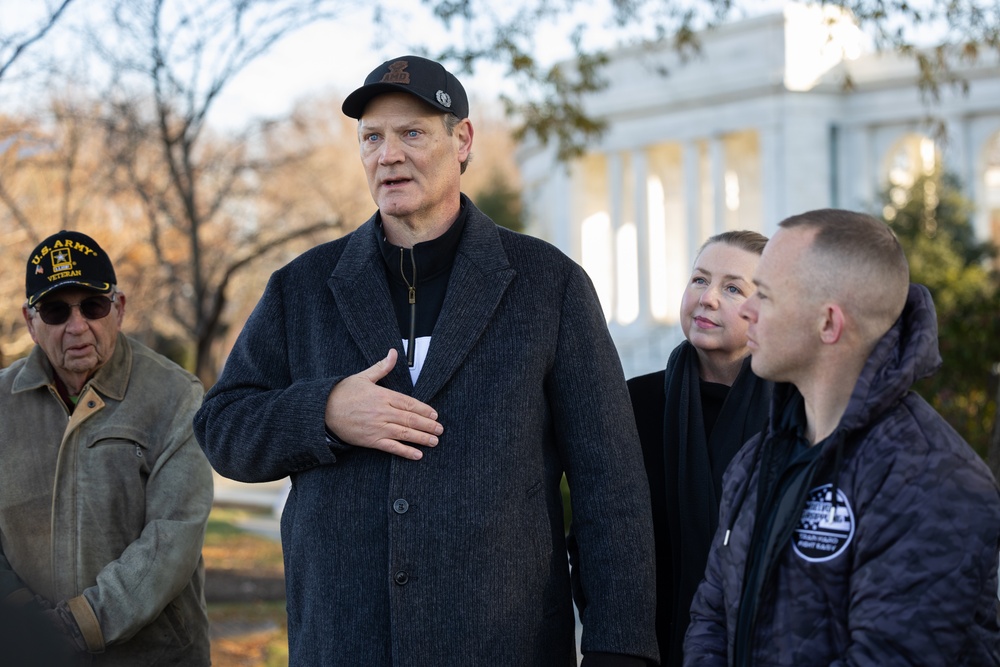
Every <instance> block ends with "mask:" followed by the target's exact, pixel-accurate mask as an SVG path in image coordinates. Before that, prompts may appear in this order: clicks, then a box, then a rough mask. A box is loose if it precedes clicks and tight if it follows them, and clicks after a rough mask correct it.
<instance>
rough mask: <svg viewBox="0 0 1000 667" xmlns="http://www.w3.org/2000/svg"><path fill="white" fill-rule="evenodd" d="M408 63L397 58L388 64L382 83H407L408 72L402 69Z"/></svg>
mask: <svg viewBox="0 0 1000 667" xmlns="http://www.w3.org/2000/svg"><path fill="white" fill-rule="evenodd" d="M408 64H409V63H407V62H406V61H405V60H397V61H396V62H394V63H392V64H391V65H389V71H388V72H386V73H385V76H383V77H382V83H409V82H410V73H409V72H404V71H403V70H404V69H406V66H407V65H408Z"/></svg>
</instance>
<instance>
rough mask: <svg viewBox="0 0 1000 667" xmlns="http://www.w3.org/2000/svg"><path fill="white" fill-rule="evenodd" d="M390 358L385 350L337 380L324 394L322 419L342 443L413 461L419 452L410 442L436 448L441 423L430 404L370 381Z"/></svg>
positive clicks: (391, 363)
mask: <svg viewBox="0 0 1000 667" xmlns="http://www.w3.org/2000/svg"><path fill="white" fill-rule="evenodd" d="M396 357H397V355H396V351H395V350H390V351H389V353H388V354H387V355H386V356H385V358H384V359H382V360H380V361H379V362H378V363H376V364H373V365H372V366H370V367H369V368H367V369H365V370H364V371H361V372H360V373H357V374H356V375H351V376H349V377H346V378H344V379H343V380H341V381H340V382H339V383H338V384H337V386H335V387H334V388H333V390H332V391H331V392H330V395H329V397H328V398H327V405H326V414H325V419H326V424H327V427H328V428H329V429H330V430H331V431H333V433H334V434H335V435H336V436H337V437H338V438H339V439H340V440H341V441H342V442H345V443H347V444H349V445H353V446H356V447H368V448H371V449H377V450H380V451H384V452H387V453H389V454H393V455H395V456H401V457H403V458H407V459H410V460H414V461H415V460H419V459H421V458H423V452H422V451H420V450H419V449H417V448H416V447H413V446H412V445H419V446H424V447H434V446H436V445H437V444H438V442H439V440H438V436H440V435H441V434H442V433H443V432H444V426H442V425H441V424H440V423H439V422H438V421H437V418H438V413H437V410H435V409H434V408H432V407H431V406H429V405H427V404H426V403H423V402H421V401H418V400H416V399H415V398H413V397H412V396H407V395H405V394H401V393H399V392H397V391H392V390H391V389H386V388H385V387H381V386H379V385H378V384H376V383H377V382H378V381H379V380H380V379H382V378H383V377H385V376H386V375H388V373H389V372H390V371H391V370H392V368H393V367H394V366H395V363H396Z"/></svg>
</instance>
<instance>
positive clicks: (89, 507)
mask: <svg viewBox="0 0 1000 667" xmlns="http://www.w3.org/2000/svg"><path fill="white" fill-rule="evenodd" d="M151 458H152V457H151V455H150V449H149V446H148V444H147V443H145V442H144V441H143V440H140V439H138V438H135V437H129V436H128V435H111V434H103V435H101V436H100V437H96V438H94V439H92V440H91V441H90V442H88V443H87V446H86V447H83V448H82V449H81V450H80V453H79V460H78V462H77V481H78V484H79V486H78V493H79V494H80V495H81V496H83V497H86V498H87V503H86V504H85V505H84V507H85V509H84V510H83V511H84V513H85V514H86V515H87V516H84V517H82V518H83V519H84V521H94V522H95V523H98V524H100V522H102V521H103V522H104V525H107V522H108V521H109V520H110V521H112V522H119V521H120V522H121V529H122V530H123V531H125V532H127V533H131V532H133V531H134V530H136V529H138V530H140V531H141V527H142V522H143V521H144V517H145V513H146V482H147V480H148V479H149V474H150V470H151V468H152V467H153V461H151V460H150V459H151Z"/></svg>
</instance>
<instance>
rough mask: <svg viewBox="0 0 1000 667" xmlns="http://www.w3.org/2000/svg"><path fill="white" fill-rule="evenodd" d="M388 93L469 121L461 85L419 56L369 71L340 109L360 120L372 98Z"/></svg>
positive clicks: (404, 57) (439, 67) (398, 60)
mask: <svg viewBox="0 0 1000 667" xmlns="http://www.w3.org/2000/svg"><path fill="white" fill-rule="evenodd" d="M391 92H402V93H409V94H411V95H415V96H417V97H419V98H420V99H422V100H423V101H424V102H427V104H429V105H431V106H432V107H434V108H435V109H439V110H441V111H443V112H445V113H450V114H453V115H455V116H456V117H458V119H459V120H461V119H463V118H468V117H469V98H468V96H467V95H466V94H465V88H464V87H463V86H462V83H461V82H460V81H459V80H458V79H457V78H455V75H454V74H452V73H451V72H449V71H448V70H446V69H445V68H444V66H442V65H441V63H438V62H434V61H433V60H428V59H427V58H421V57H420V56H402V57H400V58H393V59H392V60H386V61H385V62H384V63H382V64H381V65H379V66H378V67H376V68H375V69H374V70H372V72H371V74H369V75H368V78H366V79H365V85H363V86H361V87H360V88H358V89H357V90H355V91H354V92H353V93H351V94H350V95H348V96H347V99H345V100H344V104H343V106H341V109H342V110H343V112H344V114H346V115H347V116H350V117H351V118H356V119H358V120H360V119H361V114H363V113H364V111H365V106H366V105H367V104H368V102H369V101H370V100H371V99H372V98H373V97H375V96H376V95H381V94H383V93H391Z"/></svg>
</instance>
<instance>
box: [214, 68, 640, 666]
mask: <svg viewBox="0 0 1000 667" xmlns="http://www.w3.org/2000/svg"><path fill="white" fill-rule="evenodd" d="M343 111H344V113H345V114H347V115H348V116H350V117H351V118H356V119H357V120H358V126H357V127H358V143H359V146H360V150H359V152H360V156H361V163H362V166H363V168H364V170H365V174H366V176H367V179H368V188H369V190H370V192H371V195H372V199H373V200H374V201H375V204H376V205H377V207H378V210H377V211H376V213H375V214H374V215H373V216H372V217H371V218H370V219H369V220H368V222H367V223H365V224H363V225H361V226H360V227H358V228H357V229H356V230H355V231H354V232H352V233H350V234H348V235H347V236H344V237H343V238H340V239H337V240H335V241H333V242H331V243H328V244H325V245H322V246H319V247H317V248H314V249H313V250H311V251H309V252H307V253H305V254H304V255H302V256H300V257H298V258H297V259H295V260H293V261H292V262H291V263H290V264H289V265H288V266H286V267H284V268H282V269H281V270H279V271H277V272H276V273H275V274H274V277H273V278H272V279H271V281H270V282H269V283H268V286H267V289H266V290H265V292H264V295H263V297H262V298H261V302H260V304H258V306H257V308H256V310H255V311H254V314H253V315H252V316H251V317H250V319H249V320H248V321H247V324H246V327H245V328H244V329H243V331H242V333H241V334H240V337H239V339H238V341H237V342H236V345H235V346H234V348H233V350H232V352H231V354H230V355H229V357H228V359H227V360H226V365H225V367H224V369H223V372H222V376H221V377H220V378H219V381H218V382H217V383H216V384H215V386H214V387H213V388H212V389H211V390H210V391H209V393H208V395H207V396H206V397H205V403H204V404H203V406H202V408H201V410H199V412H198V415H197V416H196V417H195V434H196V435H197V437H198V439H199V440H200V441H201V444H202V447H203V448H204V449H205V452H206V453H207V454H208V456H209V460H210V461H211V462H212V463H213V464H214V465H215V466H216V469H217V470H218V471H219V472H220V473H222V474H223V475H226V476H230V477H234V478H236V479H241V480H243V481H267V480H273V479H278V478H280V477H282V476H284V475H290V476H291V477H292V479H293V482H292V488H293V491H292V493H291V494H290V495H289V498H288V501H287V503H286V506H285V516H286V517H289V518H290V520H288V521H283V525H282V546H283V548H284V552H285V557H286V565H287V567H286V568H285V574H286V577H287V584H288V585H287V591H288V641H289V664H290V665H293V666H296V667H299V666H305V665H335V664H338V665H339V664H351V665H365V666H366V667H389V666H390V665H399V664H408V665H435V666H436V667H467V666H468V665H518V666H521V667H549V665H575V664H577V661H576V649H575V622H574V617H573V600H572V596H571V593H570V591H571V589H572V585H571V582H570V570H569V563H568V556H567V547H566V536H565V532H564V525H563V522H564V519H563V516H564V514H563V506H562V500H561V498H562V496H561V493H560V480H561V479H562V477H563V472H564V471H566V473H567V474H566V478H567V479H568V480H569V484H570V488H571V491H572V496H573V520H574V526H575V527H574V538H575V539H576V542H577V544H578V545H579V550H578V553H579V554H580V559H579V561H578V563H579V564H580V567H579V568H578V573H579V580H580V582H581V587H580V588H581V590H583V591H586V600H585V601H584V600H582V599H581V600H580V603H581V606H582V608H583V613H581V618H582V619H583V652H584V657H583V665H584V667H608V666H611V665H614V666H615V667H639V666H645V665H647V664H649V662H653V661H655V660H656V658H657V648H656V636H655V632H654V615H655V599H654V598H655V584H654V582H653V578H654V576H655V574H654V569H653V564H654V554H653V543H652V539H653V538H652V534H653V528H652V514H651V511H650V508H649V489H648V486H647V481H646V475H645V471H644V467H643V462H642V452H641V450H640V448H639V441H638V436H637V434H636V427H635V420H634V419H633V418H632V408H631V403H630V400H629V397H628V391H627V389H626V386H625V379H624V376H623V374H622V368H621V363H620V361H619V359H618V354H617V352H616V351H615V348H614V345H613V343H612V341H611V337H610V335H609V334H608V329H607V324H606V322H605V319H604V314H603V310H602V309H601V305H600V303H599V302H598V299H597V295H596V293H595V292H594V288H593V285H592V284H591V282H590V280H589V279H588V278H587V276H586V274H585V273H584V271H583V269H582V268H581V267H580V266H579V265H578V264H576V263H575V262H573V261H571V260H570V259H569V258H568V257H566V256H565V255H564V254H562V253H561V252H560V251H559V250H557V249H556V248H554V247H552V246H551V245H549V244H547V243H544V242H543V241H540V240H539V239H535V238H531V237H529V236H526V235H523V234H516V233H514V232H512V231H510V230H508V229H504V228H502V227H498V226H497V225H496V224H494V222H493V221H492V220H491V219H490V218H489V217H488V216H487V215H486V214H484V213H483V212H482V211H480V210H479V209H478V208H476V206H475V205H474V204H473V203H472V201H471V200H470V199H469V198H468V197H467V196H466V195H465V194H463V193H462V191H461V174H462V172H463V170H464V168H465V165H466V164H467V163H468V161H469V156H470V155H471V151H472V140H473V128H472V122H471V120H470V119H469V100H468V97H467V95H466V93H465V89H464V88H463V87H462V84H461V83H459V81H458V79H457V78H455V76H454V75H452V74H451V73H449V72H448V71H447V70H446V69H445V68H444V67H442V66H441V65H440V64H439V63H436V62H433V61H430V60H427V59H426V58H420V57H418V56H412V55H411V56H401V57H399V58H393V59H392V60H388V61H386V62H384V63H382V64H381V65H379V66H378V67H377V68H375V70H374V71H372V73H371V74H369V75H368V78H367V79H366V80H365V83H364V85H363V86H361V87H360V88H358V89H357V90H355V91H354V92H352V93H351V94H350V95H349V96H348V97H347V99H346V100H345V101H344V105H343ZM291 517H294V519H291Z"/></svg>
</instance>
